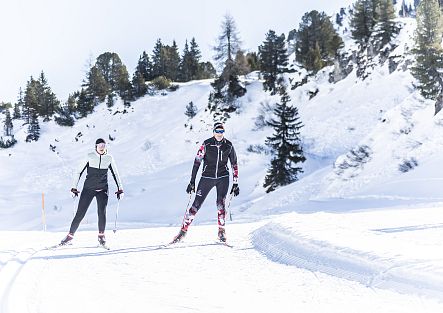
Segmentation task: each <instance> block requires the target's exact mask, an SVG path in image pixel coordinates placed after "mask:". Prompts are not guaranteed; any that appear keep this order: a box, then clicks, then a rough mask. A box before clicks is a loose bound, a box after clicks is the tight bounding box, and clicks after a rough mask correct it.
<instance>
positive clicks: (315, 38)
mask: <svg viewBox="0 0 443 313" xmlns="http://www.w3.org/2000/svg"><path fill="white" fill-rule="evenodd" d="M342 46H343V40H342V39H341V37H340V36H339V35H338V34H337V32H336V31H335V29H334V26H333V25H332V23H331V21H330V19H329V17H328V16H327V15H326V13H324V12H321V13H319V12H318V11H315V10H314V11H311V12H308V13H306V14H305V15H304V16H303V17H302V21H301V23H300V27H299V30H298V31H297V35H296V43H295V49H296V61H297V62H299V63H300V64H301V65H303V67H305V68H306V69H307V70H308V71H314V72H316V71H318V70H319V68H318V65H319V64H323V65H328V64H332V63H333V60H334V59H335V57H336V55H337V51H338V50H339V49H340V48H341V47H342ZM318 52H319V53H318ZM314 57H316V58H314Z"/></svg>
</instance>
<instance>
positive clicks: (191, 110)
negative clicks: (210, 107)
mask: <svg viewBox="0 0 443 313" xmlns="http://www.w3.org/2000/svg"><path fill="white" fill-rule="evenodd" d="M197 111H198V109H197V107H196V106H195V105H194V102H192V101H191V102H189V104H188V105H187V106H186V111H185V115H186V116H187V117H189V118H190V119H191V118H193V117H194V116H196V115H197Z"/></svg>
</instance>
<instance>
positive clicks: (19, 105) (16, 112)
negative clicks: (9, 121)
mask: <svg viewBox="0 0 443 313" xmlns="http://www.w3.org/2000/svg"><path fill="white" fill-rule="evenodd" d="M23 103H24V102H23V90H22V88H21V87H20V90H19V93H18V99H17V102H16V103H15V104H14V113H13V115H12V118H13V119H18V118H21V117H22V115H21V110H22V108H23Z"/></svg>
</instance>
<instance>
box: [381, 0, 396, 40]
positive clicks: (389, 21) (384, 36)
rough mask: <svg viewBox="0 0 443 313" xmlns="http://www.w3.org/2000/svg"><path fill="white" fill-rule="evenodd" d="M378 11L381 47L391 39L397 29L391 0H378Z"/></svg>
mask: <svg viewBox="0 0 443 313" xmlns="http://www.w3.org/2000/svg"><path fill="white" fill-rule="evenodd" d="M378 12H379V13H378V14H379V15H378V16H379V28H378V29H379V31H378V36H379V37H380V39H381V46H382V47H383V46H384V45H386V44H387V43H389V42H390V41H391V38H392V37H393V36H394V35H395V34H397V33H398V31H399V29H398V27H397V26H396V23H395V21H394V19H395V10H394V5H393V4H392V1H391V0H380V5H379V9H378Z"/></svg>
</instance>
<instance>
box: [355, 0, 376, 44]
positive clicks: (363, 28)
mask: <svg viewBox="0 0 443 313" xmlns="http://www.w3.org/2000/svg"><path fill="white" fill-rule="evenodd" d="M373 10H374V7H373V2H372V0H357V2H356V3H355V4H354V9H353V14H352V17H351V34H352V38H353V39H354V40H355V41H357V42H358V43H361V44H366V43H367V42H368V41H369V37H371V34H372V30H373V26H374V11H373Z"/></svg>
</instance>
